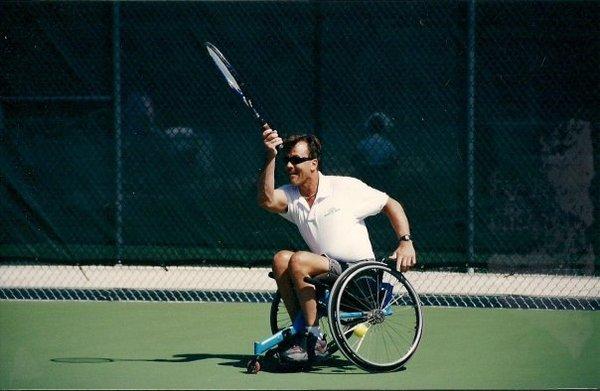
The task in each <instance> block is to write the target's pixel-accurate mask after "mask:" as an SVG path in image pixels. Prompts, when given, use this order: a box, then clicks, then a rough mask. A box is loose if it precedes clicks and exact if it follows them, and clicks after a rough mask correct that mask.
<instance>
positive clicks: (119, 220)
mask: <svg viewBox="0 0 600 391" xmlns="http://www.w3.org/2000/svg"><path fill="white" fill-rule="evenodd" d="M112 38H113V42H112V44H113V45H112V52H113V53H112V54H113V112H114V128H115V171H116V172H115V174H116V175H115V181H116V183H115V185H116V186H115V190H116V191H115V243H116V247H117V248H116V260H117V264H119V265H120V264H121V263H122V262H123V216H122V213H123V178H122V171H123V159H122V157H123V151H122V143H121V142H122V140H121V15H120V4H119V2H118V1H115V2H114V3H113V31H112Z"/></svg>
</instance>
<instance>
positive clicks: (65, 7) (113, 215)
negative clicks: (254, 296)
mask: <svg viewBox="0 0 600 391" xmlns="http://www.w3.org/2000/svg"><path fill="white" fill-rule="evenodd" d="M468 4H469V3H468V2H455V1H448V2H413V1H410V2H408V1H407V2H402V1H395V2H385V1H379V2H361V1H354V2H316V1H315V2H156V3H154V2H124V3H120V4H118V5H114V4H113V3H110V2H59V1H53V2H10V1H9V2H2V4H0V15H1V16H0V31H2V35H1V37H0V38H1V39H0V49H1V50H2V55H1V56H0V69H2V72H1V74H0V79H1V86H0V88H1V91H0V95H1V96H2V98H1V101H0V103H1V106H0V174H1V177H0V180H1V182H0V219H1V221H2V224H0V257H1V258H2V259H29V260H40V261H48V260H50V261H53V262H67V263H73V262H76V263H97V262H103V263H113V262H114V261H115V259H117V256H118V255H119V254H120V255H121V257H122V259H123V262H124V263H164V264H172V263H198V262H203V261H214V262H219V263H223V264H230V263H239V262H243V263H246V264H255V263H263V262H265V261H268V259H269V258H270V257H271V255H272V253H273V252H274V251H276V250H277V249H279V248H300V247H303V246H304V245H303V243H302V241H301V238H300V237H299V235H298V234H297V232H296V229H295V227H293V226H292V225H290V224H288V223H286V222H285V221H284V220H282V219H280V218H279V217H277V216H273V215H269V214H268V213H266V212H264V211H262V210H260V209H259V208H258V206H257V205H256V203H255V184H256V179H257V176H258V171H259V169H260V168H261V164H262V146H261V142H260V136H259V134H260V133H259V130H258V129H257V128H256V126H255V124H254V123H253V122H252V120H251V117H250V116H249V114H248V113H247V112H246V111H244V109H243V107H242V106H241V105H240V103H239V101H238V100H237V98H236V97H235V96H234V95H233V94H231V93H230V92H229V91H228V89H227V88H226V86H225V84H224V81H223V80H222V79H221V76H220V75H219V74H218V73H217V71H216V68H215V67H214V64H212V63H211V62H210V59H209V57H208V56H207V55H206V53H205V51H204V49H203V48H202V46H201V44H202V42H204V41H211V42H213V43H214V44H216V45H217V46H218V47H219V48H221V50H222V51H223V52H224V53H225V54H226V55H227V56H228V57H229V59H230V61H231V62H232V63H233V64H235V66H236V67H237V68H238V70H239V71H240V72H241V73H242V74H243V75H244V76H245V78H246V79H247V80H248V81H249V83H250V88H251V90H252V92H253V93H254V95H255V96H256V97H258V103H259V104H260V107H261V109H262V111H263V112H264V113H265V114H266V116H267V118H269V120H270V121H271V123H272V125H273V126H274V127H276V128H277V129H278V130H279V131H280V133H282V134H284V135H289V134H292V133H302V132H312V133H316V134H317V135H318V136H320V137H321V138H322V140H323V142H324V160H323V171H324V172H325V173H327V174H337V175H353V176H354V175H355V176H358V177H360V178H361V179H363V180H364V181H365V182H367V183H369V184H371V185H373V186H375V187H378V188H380V189H382V190H384V191H386V192H388V193H389V194H390V195H391V196H393V197H395V198H396V199H398V200H399V201H401V202H402V203H403V205H404V206H405V209H406V211H407V214H408V216H409V219H410V221H411V224H412V231H413V235H414V238H415V241H416V245H417V251H418V252H419V254H420V260H421V261H420V264H421V265H424V266H425V267H435V266H464V265H465V264H466V262H467V257H466V252H467V224H468V221H467V213H468V212H467V163H468V156H467V152H468V148H467V130H468V127H467V113H468V111H467V110H468V105H467V103H468V102H467V96H468V95H467V94H468V85H469V84H468V82H469V79H468V76H467V75H468V66H467V65H468V55H469V46H468V40H467V33H468V31H469V18H468V16H469V14H468ZM475 4H476V7H475V24H474V26H473V28H474V29H475V44H474V47H473V54H474V56H475V57H474V58H475V68H474V84H473V87H474V91H475V101H474V116H475V140H474V151H475V156H474V169H475V182H474V183H475V187H474V197H475V203H474V205H475V210H474V213H475V220H474V224H475V231H474V232H475V242H474V251H475V258H474V259H473V260H472V261H471V263H472V264H473V265H475V266H481V267H486V268H489V269H494V268H504V269H506V268H521V269H522V268H525V269H526V270H542V271H556V270H558V269H569V270H572V269H577V270H582V271H584V272H586V273H595V270H596V269H597V265H598V253H599V252H600V249H599V247H598V238H599V237H600V235H599V234H598V209H599V206H598V199H599V197H598V175H597V174H595V172H596V171H597V170H598V159H599V155H598V150H599V148H598V144H597V142H596V141H594V143H595V144H594V145H593V146H590V144H591V143H592V140H594V138H595V139H596V140H597V139H598V138H597V129H598V86H599V84H598V69H600V61H599V57H598V47H599V45H598V40H599V38H598V37H599V36H600V31H598V23H597V20H598V16H600V15H599V12H598V11H599V8H600V4H599V3H598V2H581V1H570V2H541V1H540V2H494V1H485V2H476V3H475ZM116 47H118V48H119V50H118V52H117V51H115V48H116ZM144 97H147V98H144ZM144 99H146V100H144ZM145 102H146V103H147V104H148V105H151V106H152V109H151V110H152V114H148V110H149V109H148V107H149V106H145ZM148 102H151V103H148ZM376 111H381V112H384V113H386V114H387V115H388V116H389V117H390V118H392V119H393V126H392V127H391V128H389V129H387V130H386V132H385V133H384V136H385V137H386V138H388V139H389V140H390V142H391V143H393V144H394V146H395V148H396V149H397V151H398V154H397V158H396V160H395V161H394V162H393V163H392V164H390V165H388V166H386V167H369V166H368V165H366V164H365V163H364V161H363V159H362V158H361V156H360V155H358V154H357V149H356V146H357V144H358V142H359V141H360V140H361V139H363V138H365V137H367V135H368V134H367V131H366V130H365V128H364V123H365V121H366V119H367V118H368V117H369V115H371V114H372V113H373V112H376ZM573 120H576V121H579V122H577V123H578V124H579V125H574V123H573V122H572V121H573ZM570 121H571V122H570ZM581 124H583V125H581ZM177 127H184V128H187V130H185V131H184V132H176V131H173V130H172V129H173V128H177ZM169 128H171V131H170V132H169V131H167V129H169ZM190 129H191V130H190ZM117 130H120V133H121V138H120V139H118V138H117ZM119 148H120V149H119ZM117 150H120V151H121V159H120V160H119V158H118V156H119V155H118V154H117ZM582 156H583V157H582ZM590 164H591V167H592V168H591V171H590V168H589V167H590ZM119 167H120V169H121V172H120V174H121V179H122V185H121V186H122V187H121V194H120V196H121V197H122V200H121V201H120V205H121V208H122V210H121V211H122V212H121V214H120V216H121V223H119V222H118V219H117V217H118V215H119V213H118V208H117V206H116V205H117V197H118V194H117V193H118V187H117V173H118V170H119ZM557 172H558V173H561V172H563V173H568V174H567V175H564V176H562V177H561V176H559V177H556V175H555V174H556V173H557ZM278 179H279V183H281V184H282V183H284V181H285V177H284V176H283V175H278ZM368 224H369V226H370V227H371V238H372V241H373V244H374V246H375V249H376V252H377V253H378V254H384V253H386V252H388V251H391V250H393V247H394V245H395V238H394V235H393V232H392V230H391V229H390V228H389V224H388V222H387V221H386V219H385V217H384V216H377V217H375V218H372V219H370V220H369V221H368ZM118 232H121V238H122V243H121V244H120V246H118V240H117V237H118ZM117 247H119V248H117Z"/></svg>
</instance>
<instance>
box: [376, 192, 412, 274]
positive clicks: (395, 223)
mask: <svg viewBox="0 0 600 391" xmlns="http://www.w3.org/2000/svg"><path fill="white" fill-rule="evenodd" d="M383 212H384V213H385V214H386V215H387V217H388V219H389V220H390V223H391V224H392V227H393V228H394V231H395V232H396V237H397V238H398V240H399V243H398V247H397V248H396V251H394V255H393V257H394V256H395V258H396V269H398V270H401V271H403V272H404V271H407V270H408V269H410V268H411V267H413V266H414V265H415V264H416V263H417V255H416V253H415V248H414V247H413V243H412V240H401V238H402V237H404V236H405V235H410V227H409V224H408V218H407V217H406V213H404V209H403V208H402V205H400V203H399V202H398V201H396V200H395V199H393V198H392V197H390V198H389V199H388V201H387V203H386V204H385V206H384V207H383Z"/></svg>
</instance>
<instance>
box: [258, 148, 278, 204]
mask: <svg viewBox="0 0 600 391" xmlns="http://www.w3.org/2000/svg"><path fill="white" fill-rule="evenodd" d="M274 193H275V157H272V158H271V157H267V160H266V161H265V166H264V167H263V170H262V172H261V173H260V177H259V180H258V204H259V205H261V206H268V205H269V204H271V203H272V202H273V201H274V197H273V196H274Z"/></svg>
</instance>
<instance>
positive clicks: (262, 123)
mask: <svg viewBox="0 0 600 391" xmlns="http://www.w3.org/2000/svg"><path fill="white" fill-rule="evenodd" d="M254 113H255V114H256V119H257V121H258V123H259V124H260V128H261V129H262V128H264V127H265V125H267V126H268V125H269V123H268V122H267V121H265V120H264V119H262V118H261V116H260V115H259V114H258V113H257V112H256V111H254ZM269 127H270V126H269ZM282 148H283V144H279V145H278V146H277V149H282Z"/></svg>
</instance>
